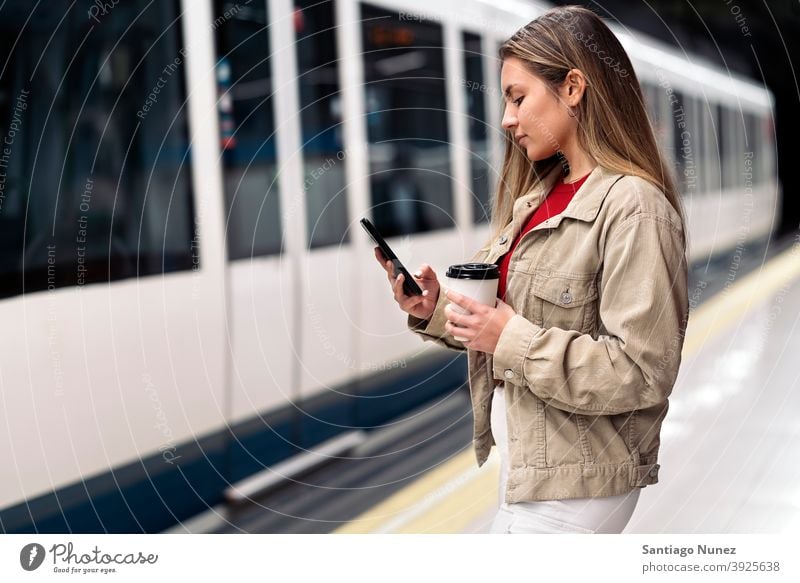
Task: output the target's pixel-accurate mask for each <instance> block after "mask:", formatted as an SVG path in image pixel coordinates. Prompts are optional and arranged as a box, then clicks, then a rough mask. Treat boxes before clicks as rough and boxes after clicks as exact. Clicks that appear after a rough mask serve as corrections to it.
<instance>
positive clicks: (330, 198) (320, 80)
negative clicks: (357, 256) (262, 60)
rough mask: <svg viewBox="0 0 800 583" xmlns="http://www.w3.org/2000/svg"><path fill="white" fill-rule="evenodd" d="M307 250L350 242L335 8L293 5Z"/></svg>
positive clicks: (306, 0)
mask: <svg viewBox="0 0 800 583" xmlns="http://www.w3.org/2000/svg"><path fill="white" fill-rule="evenodd" d="M294 6H295V15H294V16H295V17H294V24H295V29H296V33H297V45H296V46H297V68H298V82H299V86H300V108H301V111H300V121H301V124H302V130H303V163H304V182H303V190H304V192H305V195H306V211H307V221H308V230H307V232H308V237H309V247H312V248H313V247H321V246H323V245H333V244H338V243H343V242H345V241H347V240H348V238H349V235H348V234H347V233H348V232H349V231H348V229H347V223H348V218H347V196H346V191H345V175H344V163H343V160H344V149H343V147H342V127H341V99H340V95H339V79H338V58H337V52H336V34H335V32H336V28H335V27H334V25H333V23H334V21H335V19H334V3H333V2H320V1H319V0H295V3H294Z"/></svg>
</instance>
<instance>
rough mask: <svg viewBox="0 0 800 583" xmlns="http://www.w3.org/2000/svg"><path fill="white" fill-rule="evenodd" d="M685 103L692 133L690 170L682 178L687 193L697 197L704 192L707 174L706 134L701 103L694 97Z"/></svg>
mask: <svg viewBox="0 0 800 583" xmlns="http://www.w3.org/2000/svg"><path fill="white" fill-rule="evenodd" d="M687 101H688V103H689V113H688V122H689V126H690V127H691V132H692V144H691V154H690V155H691V164H692V169H691V171H690V172H685V177H684V178H685V181H686V188H687V191H688V192H689V193H690V195H691V196H697V195H698V194H700V193H702V192H703V191H704V190H705V188H704V187H703V181H704V180H705V179H706V173H707V169H706V165H705V147H706V146H705V144H706V133H705V126H704V125H703V108H702V101H701V100H700V98H698V97H696V96H695V97H692V98H690V99H687Z"/></svg>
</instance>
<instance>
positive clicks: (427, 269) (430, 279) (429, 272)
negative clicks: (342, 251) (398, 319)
mask: <svg viewBox="0 0 800 583" xmlns="http://www.w3.org/2000/svg"><path fill="white" fill-rule="evenodd" d="M375 258H376V259H377V260H378V263H380V264H381V266H382V267H383V268H384V269H385V270H386V274H387V276H388V278H389V283H390V284H391V286H392V292H394V300H395V301H396V302H397V303H398V304H399V305H400V309H401V310H403V311H404V312H406V313H407V314H411V315H412V316H414V317H415V318H419V319H420V320H429V319H430V317H431V316H432V315H433V311H434V309H435V308H436V302H437V301H438V300H439V289H440V288H439V280H438V279H437V277H436V273H434V271H433V269H431V266H430V265H428V264H426V263H423V264H422V265H421V266H420V268H419V270H417V272H416V273H413V274H412V275H413V277H414V280H415V281H416V282H417V285H419V287H420V288H421V289H422V295H421V296H407V295H406V294H405V292H404V291H403V280H404V279H405V278H404V277H403V274H402V273H400V274H398V275H397V278H394V277H393V276H392V273H393V272H394V267H393V266H392V262H391V261H389V260H388V259H386V257H384V256H383V253H381V248H380V247H375Z"/></svg>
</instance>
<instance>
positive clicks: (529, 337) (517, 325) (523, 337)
mask: <svg viewBox="0 0 800 583" xmlns="http://www.w3.org/2000/svg"><path fill="white" fill-rule="evenodd" d="M542 329H543V328H542V327H541V326H537V325H536V324H534V323H533V322H531V321H530V320H528V319H526V318H525V317H524V316H521V315H520V314H515V315H514V317H513V318H511V319H510V320H509V321H508V323H507V324H506V326H505V328H503V331H502V332H501V333H500V338H499V339H498V340H497V346H496V347H495V350H494V357H493V359H492V373H493V375H494V378H495V379H497V380H501V381H506V382H509V383H512V384H515V385H523V384H525V373H524V365H525V358H526V357H527V355H528V351H529V350H530V347H531V344H532V343H533V339H534V337H535V336H536V334H538V333H539V331H540V330H542Z"/></svg>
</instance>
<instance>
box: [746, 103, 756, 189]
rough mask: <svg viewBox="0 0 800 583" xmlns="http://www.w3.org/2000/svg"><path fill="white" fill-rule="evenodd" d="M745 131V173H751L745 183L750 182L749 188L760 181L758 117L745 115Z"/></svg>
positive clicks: (747, 113) (748, 113)
mask: <svg viewBox="0 0 800 583" xmlns="http://www.w3.org/2000/svg"><path fill="white" fill-rule="evenodd" d="M744 129H745V146H744V150H745V154H744V156H745V160H746V161H747V162H746V163H744V164H743V172H746V171H749V172H750V176H749V177H748V176H745V182H746V183H747V182H749V183H750V184H749V186H751V187H752V185H753V184H755V183H757V182H758V181H759V180H760V176H759V174H760V173H759V171H758V167H757V164H758V157H759V155H760V146H759V143H758V138H759V136H758V132H757V131H756V116H755V114H753V113H751V112H749V111H748V112H745V114H744Z"/></svg>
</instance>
